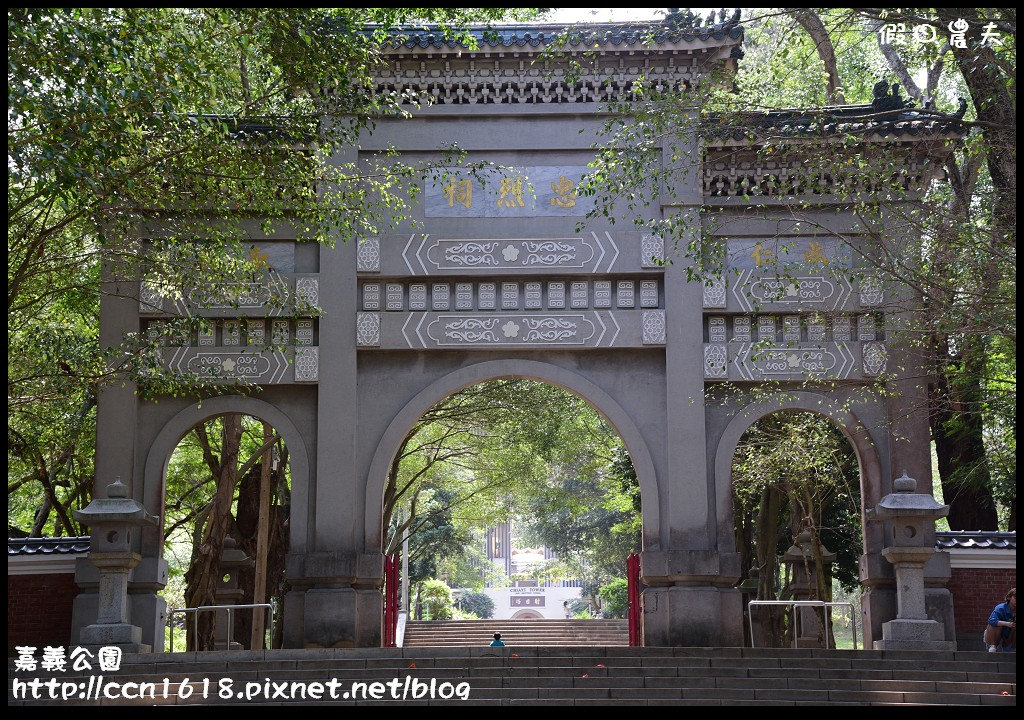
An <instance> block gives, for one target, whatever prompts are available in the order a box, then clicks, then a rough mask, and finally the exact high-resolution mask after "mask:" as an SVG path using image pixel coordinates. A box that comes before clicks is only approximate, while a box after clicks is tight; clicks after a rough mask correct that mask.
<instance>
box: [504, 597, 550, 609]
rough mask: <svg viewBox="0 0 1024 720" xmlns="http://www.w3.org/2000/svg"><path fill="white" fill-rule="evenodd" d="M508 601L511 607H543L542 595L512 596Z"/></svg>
mask: <svg viewBox="0 0 1024 720" xmlns="http://www.w3.org/2000/svg"><path fill="white" fill-rule="evenodd" d="M509 600H510V602H511V605H510V606H511V607H544V596H543V595H513V596H512V597H511V598H509Z"/></svg>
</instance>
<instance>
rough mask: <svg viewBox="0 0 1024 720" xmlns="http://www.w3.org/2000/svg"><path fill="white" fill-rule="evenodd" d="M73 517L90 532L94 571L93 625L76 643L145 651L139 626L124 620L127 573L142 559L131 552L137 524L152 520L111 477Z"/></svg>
mask: <svg viewBox="0 0 1024 720" xmlns="http://www.w3.org/2000/svg"><path fill="white" fill-rule="evenodd" d="M75 519H76V520H78V521H79V522H81V523H82V524H84V525H88V526H89V528H90V530H91V535H92V540H91V549H90V550H89V561H90V562H92V564H93V565H95V566H96V568H97V569H98V570H99V582H98V599H97V610H96V622H95V623H93V624H91V625H87V626H86V627H84V628H82V632H81V636H80V637H81V643H82V644H83V645H85V646H105V645H116V646H118V647H120V648H121V649H122V650H123V651H125V652H149V650H150V645H148V644H143V642H142V628H141V627H139V626H138V625H132V624H131V623H130V622H129V620H128V618H129V608H128V573H129V572H131V570H132V568H134V567H135V566H136V565H138V564H139V561H140V560H141V559H142V557H141V555H139V553H137V552H135V551H134V550H133V549H132V548H133V542H135V541H136V540H137V538H136V537H134V536H135V535H137V534H138V533H139V532H141V530H140V528H139V526H141V525H144V524H148V523H155V522H156V518H155V517H153V516H152V515H149V514H148V513H147V512H146V510H145V508H144V507H143V506H142V505H141V504H140V503H138V502H136V501H135V500H132V499H130V498H129V497H128V487H127V486H126V485H125V484H124V483H122V482H121V479H120V478H117V479H115V481H114V482H112V483H111V484H110V485H108V486H107V497H105V498H102V497H101V498H96V499H94V500H93V501H92V502H91V503H89V506H88V507H86V508H85V509H84V510H76V511H75Z"/></svg>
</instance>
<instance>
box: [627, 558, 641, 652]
mask: <svg viewBox="0 0 1024 720" xmlns="http://www.w3.org/2000/svg"><path fill="white" fill-rule="evenodd" d="M626 594H627V597H628V599H629V614H628V617H629V645H630V647H639V646H640V645H642V644H643V638H642V637H641V633H640V555H638V554H637V553H633V554H632V555H630V556H629V558H628V559H627V560H626Z"/></svg>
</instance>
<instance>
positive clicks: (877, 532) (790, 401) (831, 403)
mask: <svg viewBox="0 0 1024 720" xmlns="http://www.w3.org/2000/svg"><path fill="white" fill-rule="evenodd" d="M779 411H783V412H785V411H792V412H798V411H805V412H811V413H814V414H816V415H821V416H823V417H826V418H828V419H829V420H831V421H832V422H833V423H834V424H835V425H836V426H837V427H838V428H839V430H840V431H841V432H842V433H843V435H844V436H845V437H846V439H847V440H849V441H850V444H851V445H852V446H853V450H854V452H855V453H856V455H857V464H858V466H859V468H860V486H861V528H862V531H863V534H864V552H869V548H879V549H880V548H881V547H882V527H881V526H880V524H878V523H870V524H869V523H867V522H866V520H867V518H866V517H865V514H864V509H865V508H869V507H874V506H875V504H876V503H877V502H878V501H879V500H880V499H881V497H882V487H883V484H882V480H883V478H882V463H881V460H880V458H879V456H878V449H877V448H876V447H875V443H874V441H873V440H872V439H871V435H870V433H869V432H868V430H867V428H866V427H864V424H863V423H862V422H861V421H860V419H859V418H858V417H857V416H856V415H855V414H854V413H853V412H852V411H851V410H849V409H848V408H846V407H843V405H842V404H841V403H839V402H838V401H837V400H835V399H833V398H830V397H828V396H827V395H822V394H820V393H815V392H807V391H793V392H781V393H778V394H777V395H773V396H771V397H769V398H766V399H765V400H761V401H758V402H755V403H751V404H750V405H747V406H745V407H744V408H742V409H741V410H740V411H739V412H738V413H736V415H735V416H733V418H732V420H730V421H729V424H728V425H727V426H726V428H725V430H724V431H723V432H722V435H721V437H720V438H719V439H718V449H717V451H716V453H715V466H714V467H715V493H716V495H717V497H718V502H719V517H724V518H726V522H725V525H726V528H725V531H726V532H728V533H730V534H731V532H732V529H731V528H732V522H733V517H732V460H733V456H734V455H735V454H736V447H737V445H739V441H740V438H741V437H742V436H743V433H745V432H746V431H747V429H748V428H750V426H751V425H753V424H754V423H755V422H757V421H758V420H760V419H761V418H763V417H765V416H766V415H770V414H771V413H773V412H779ZM723 511H724V512H723Z"/></svg>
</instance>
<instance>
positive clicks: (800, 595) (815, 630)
mask: <svg viewBox="0 0 1024 720" xmlns="http://www.w3.org/2000/svg"><path fill="white" fill-rule="evenodd" d="M816 550H818V551H820V553H821V560H822V565H823V568H822V571H823V572H824V573H825V587H826V588H828V587H831V585H832V563H833V562H835V559H836V554H835V553H834V552H832V551H831V550H829V549H828V548H826V547H825V546H824V545H821V544H820V543H819V544H818V547H817V548H815V542H814V538H813V536H812V535H811V531H810V530H809V529H807V528H804V529H803V530H801V531H800V534H799V535H797V536H796V542H795V543H793V544H792V545H790V547H789V549H788V550H786V554H785V555H783V556H782V562H784V563H785V564H786V565H789V566H790V574H789V577H790V578H791V579H790V581H789V583H788V584H787V585H786V587H785V589H784V590H783V597H786V598H792V599H793V600H822V599H823V598H819V597H818V580H817V576H818V553H817V552H815V551H816ZM795 614H796V617H797V618H799V620H798V622H797V624H796V627H795V628H794V629H793V632H794V633H795V634H796V647H801V648H816V647H821V644H822V643H821V640H820V639H819V638H822V637H824V635H823V633H825V632H827V629H826V628H823V627H822V624H821V622H822V617H830V614H829V612H828V611H827V610H823V609H822V608H815V607H799V608H797V610H796V613H795ZM825 646H826V647H827V646H828V639H827V638H826V639H825Z"/></svg>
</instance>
